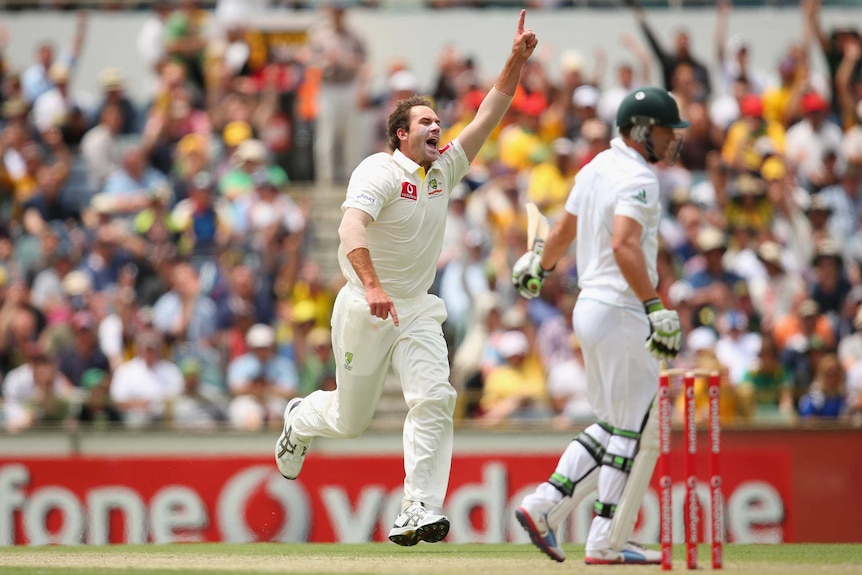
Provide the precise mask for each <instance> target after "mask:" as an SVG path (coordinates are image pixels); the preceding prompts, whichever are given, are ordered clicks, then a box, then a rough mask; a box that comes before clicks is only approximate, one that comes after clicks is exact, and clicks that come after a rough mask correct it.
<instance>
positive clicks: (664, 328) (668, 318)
mask: <svg viewBox="0 0 862 575" xmlns="http://www.w3.org/2000/svg"><path fill="white" fill-rule="evenodd" d="M644 309H645V310H646V313H647V317H648V318H649V325H650V334H649V337H648V338H647V341H646V348H647V349H648V350H649V352H650V353H651V354H652V355H653V357H655V358H656V359H673V358H675V357H676V354H678V353H679V348H680V346H681V345H682V330H681V329H680V327H679V314H678V313H677V312H676V310H672V309H665V307H664V305H663V304H662V303H661V300H660V299H658V298H656V299H651V300H648V301H645V302H644Z"/></svg>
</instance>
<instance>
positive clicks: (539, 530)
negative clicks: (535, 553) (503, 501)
mask: <svg viewBox="0 0 862 575" xmlns="http://www.w3.org/2000/svg"><path fill="white" fill-rule="evenodd" d="M554 505H555V504H554V503H553V502H552V501H545V500H538V498H536V497H534V496H527V497H525V498H524V501H523V502H522V503H521V506H520V507H518V509H516V510H515V517H516V518H517V519H518V523H520V524H521V527H523V528H524V529H525V530H526V531H527V533H528V534H529V535H530V541H532V542H533V545H535V546H536V547H538V548H539V550H540V551H541V552H542V553H544V554H545V555H547V556H548V557H550V558H551V559H553V560H554V561H559V562H561V563H562V562H563V561H565V560H566V553H565V552H564V551H563V548H562V547H561V546H560V543H559V541H558V539H557V534H556V529H555V528H554V527H551V526H550V525H548V512H549V511H550V510H551V508H552V507H553V506H554Z"/></svg>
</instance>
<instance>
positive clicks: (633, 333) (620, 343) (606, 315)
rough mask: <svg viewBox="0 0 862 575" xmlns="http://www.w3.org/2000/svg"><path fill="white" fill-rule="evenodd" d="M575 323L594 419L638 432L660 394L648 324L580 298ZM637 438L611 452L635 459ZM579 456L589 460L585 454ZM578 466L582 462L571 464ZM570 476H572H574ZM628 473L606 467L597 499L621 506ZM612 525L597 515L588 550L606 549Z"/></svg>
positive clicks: (635, 313) (613, 445) (614, 441)
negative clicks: (649, 346)
mask: <svg viewBox="0 0 862 575" xmlns="http://www.w3.org/2000/svg"><path fill="white" fill-rule="evenodd" d="M572 324H573V327H574V331H575V333H576V334H577V335H578V341H579V342H580V343H581V349H582V350H583V353H584V366H585V367H586V371H587V394H588V396H589V400H590V404H591V405H592V406H593V410H594V412H595V414H596V417H597V418H598V419H599V420H600V421H604V422H605V423H608V424H610V425H612V426H613V427H615V428H619V429H624V430H626V431H640V429H641V426H642V424H643V419H644V417H645V416H646V414H647V412H648V411H649V407H650V403H651V402H652V400H653V398H654V397H655V394H656V392H657V391H658V372H659V363H658V361H657V360H656V359H655V358H654V357H652V355H650V353H649V351H647V349H646V348H645V347H644V344H645V343H646V339H647V336H648V335H649V320H648V319H647V316H646V314H645V313H644V311H643V310H637V309H631V308H624V307H617V306H612V305H608V304H606V303H602V302H598V301H595V300H591V299H587V298H579V299H578V302H577V304H576V305H575V309H574V311H573V312H572ZM636 446H637V442H636V440H634V439H631V438H628V437H622V436H619V435H612V436H611V437H610V438H609V439H608V442H607V444H606V448H607V450H608V453H613V454H615V455H622V456H626V457H631V456H632V455H633V454H634V452H635V448H636ZM580 457H589V455H588V454H586V452H585V451H584V450H581V454H580ZM573 463H575V464H576V465H575V466H579V463H580V462H573ZM570 477H571V475H570ZM627 479H628V474H627V473H624V472H622V471H620V470H618V469H615V468H612V467H608V466H602V467H601V469H599V484H598V492H599V493H598V499H599V501H601V502H603V503H611V504H616V503H619V500H620V497H621V496H622V492H623V488H624V487H625V484H626V480H627ZM610 527H611V521H610V519H606V518H604V517H599V516H596V517H594V518H593V522H592V524H591V526H590V532H589V535H588V536H587V546H586V547H587V550H598V549H608V548H609V547H610V541H609V539H608V536H609V534H610Z"/></svg>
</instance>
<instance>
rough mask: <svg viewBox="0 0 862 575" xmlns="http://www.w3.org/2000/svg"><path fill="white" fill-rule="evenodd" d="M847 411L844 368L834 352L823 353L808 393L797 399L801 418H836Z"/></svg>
mask: <svg viewBox="0 0 862 575" xmlns="http://www.w3.org/2000/svg"><path fill="white" fill-rule="evenodd" d="M846 411H847V395H846V390H845V387H844V369H843V368H842V367H841V362H839V361H838V358H837V357H836V356H835V355H834V354H831V353H829V354H826V355H824V356H823V357H822V358H821V359H820V361H819V362H818V364H817V374H816V376H815V378H814V381H812V382H811V388H810V389H809V390H808V393H806V394H805V395H803V396H802V398H801V399H800V400H799V416H800V417H802V418H814V417H819V418H837V417H839V416H842V415H844V414H845V412H846Z"/></svg>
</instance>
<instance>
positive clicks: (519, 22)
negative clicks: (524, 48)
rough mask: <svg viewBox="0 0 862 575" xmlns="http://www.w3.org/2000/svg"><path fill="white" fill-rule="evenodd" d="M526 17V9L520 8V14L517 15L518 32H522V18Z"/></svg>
mask: <svg viewBox="0 0 862 575" xmlns="http://www.w3.org/2000/svg"><path fill="white" fill-rule="evenodd" d="M526 18H527V11H526V10H521V15H520V16H519V17H518V34H521V33H523V32H524V20H525V19H526Z"/></svg>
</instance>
